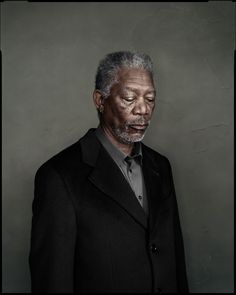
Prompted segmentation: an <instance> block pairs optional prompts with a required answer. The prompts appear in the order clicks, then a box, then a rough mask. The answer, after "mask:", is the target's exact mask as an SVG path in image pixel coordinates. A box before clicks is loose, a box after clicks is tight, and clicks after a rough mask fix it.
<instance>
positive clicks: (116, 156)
mask: <svg viewBox="0 0 236 295" xmlns="http://www.w3.org/2000/svg"><path fill="white" fill-rule="evenodd" d="M95 134H96V136H97V138H98V140H99V141H100V142H101V144H102V145H103V146H104V148H105V149H106V151H107V152H108V153H109V155H110V156H111V158H112V159H113V160H114V162H115V163H116V164H117V166H118V167H119V168H120V170H121V172H122V173H123V175H124V177H125V179H126V180H127V182H128V183H129V185H130V186H131V188H132V190H133V192H134V194H135V196H136V198H137V200H138V202H139V204H140V205H141V206H142V208H143V209H144V211H145V213H146V214H147V215H148V203H147V194H146V188H145V183H144V178H143V172H142V157H143V156H142V146H141V144H140V142H136V143H134V148H133V151H132V153H131V156H127V155H126V154H124V153H123V152H122V151H121V150H119V149H118V148H117V147H116V146H114V145H113V144H112V143H111V141H110V140H109V139H108V138H107V136H106V135H105V133H104V131H103V130H102V128H101V126H98V128H97V129H96V131H95Z"/></svg>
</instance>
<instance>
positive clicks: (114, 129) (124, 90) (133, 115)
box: [94, 69, 155, 154]
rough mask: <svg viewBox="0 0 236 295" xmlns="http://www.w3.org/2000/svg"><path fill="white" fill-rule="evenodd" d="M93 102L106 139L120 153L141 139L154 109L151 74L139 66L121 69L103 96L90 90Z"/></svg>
mask: <svg viewBox="0 0 236 295" xmlns="http://www.w3.org/2000/svg"><path fill="white" fill-rule="evenodd" d="M94 103H95V105H96V107H97V108H98V109H100V110H101V118H100V124H101V127H102V128H103V130H104V132H105V133H106V135H107V136H108V138H109V139H110V140H111V141H112V143H113V144H114V145H116V146H117V147H118V148H119V149H121V150H122V151H123V152H124V153H126V154H130V153H131V150H132V147H133V143H134V142H137V141H141V140H142V139H143V137H144V135H145V131H146V129H147V127H148V125H149V124H150V120H151V117H152V114H153V111H154V108H155V88H154V83H153V79H152V76H151V74H150V73H149V72H148V71H146V70H143V69H121V70H120V71H119V72H118V83H116V84H114V85H113V86H112V87H111V91H110V95H109V97H108V98H106V99H104V98H103V97H102V95H101V92H100V91H99V90H95V91H94Z"/></svg>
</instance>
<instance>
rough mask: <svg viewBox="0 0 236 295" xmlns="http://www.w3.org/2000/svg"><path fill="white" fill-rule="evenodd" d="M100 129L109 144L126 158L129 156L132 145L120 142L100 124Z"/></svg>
mask: <svg viewBox="0 0 236 295" xmlns="http://www.w3.org/2000/svg"><path fill="white" fill-rule="evenodd" d="M101 128H102V130H103V132H104V133H105V135H106V136H107V138H108V139H109V140H110V141H111V143H112V144H114V146H116V147H117V148H118V149H119V150H121V151H122V152H123V153H124V154H126V155H127V156H130V155H131V152H132V149H133V146H134V143H130V144H128V143H123V142H120V141H118V140H117V139H116V137H115V136H114V135H113V134H112V132H111V131H110V130H109V129H108V128H107V127H106V126H105V125H103V124H101Z"/></svg>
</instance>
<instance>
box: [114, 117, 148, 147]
mask: <svg viewBox="0 0 236 295" xmlns="http://www.w3.org/2000/svg"><path fill="white" fill-rule="evenodd" d="M149 124H150V121H145V120H144V119H142V118H140V119H137V120H134V121H129V122H128V121H127V122H125V124H124V126H122V127H120V128H117V127H116V128H115V127H114V128H112V130H113V133H114V135H115V136H116V138H117V139H118V140H119V141H120V142H122V143H125V144H132V143H134V142H139V141H142V140H143V138H144V136H145V133H146V130H147V127H148V126H149ZM132 125H147V127H146V129H145V130H143V132H142V133H140V134H130V133H129V128H130V126H132Z"/></svg>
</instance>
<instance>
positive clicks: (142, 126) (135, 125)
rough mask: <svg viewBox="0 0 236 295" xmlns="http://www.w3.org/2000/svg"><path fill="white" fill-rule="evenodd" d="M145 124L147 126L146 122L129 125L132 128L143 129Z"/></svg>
mask: <svg viewBox="0 0 236 295" xmlns="http://www.w3.org/2000/svg"><path fill="white" fill-rule="evenodd" d="M147 126H148V125H147V124H134V125H130V127H131V128H132V129H135V130H140V131H142V130H145V129H146V128H147Z"/></svg>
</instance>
